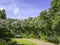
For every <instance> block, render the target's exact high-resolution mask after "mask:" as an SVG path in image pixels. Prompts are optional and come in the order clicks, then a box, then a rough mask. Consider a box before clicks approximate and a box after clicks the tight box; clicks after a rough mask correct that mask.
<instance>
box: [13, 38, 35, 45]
mask: <svg viewBox="0 0 60 45" xmlns="http://www.w3.org/2000/svg"><path fill="white" fill-rule="evenodd" d="M12 41H16V42H17V44H21V45H36V44H34V43H33V42H31V41H28V40H23V39H19V38H12Z"/></svg>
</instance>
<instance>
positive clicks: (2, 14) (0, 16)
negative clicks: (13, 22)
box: [0, 9, 6, 19]
mask: <svg viewBox="0 0 60 45" xmlns="http://www.w3.org/2000/svg"><path fill="white" fill-rule="evenodd" d="M0 19H6V14H5V10H4V9H3V10H0Z"/></svg>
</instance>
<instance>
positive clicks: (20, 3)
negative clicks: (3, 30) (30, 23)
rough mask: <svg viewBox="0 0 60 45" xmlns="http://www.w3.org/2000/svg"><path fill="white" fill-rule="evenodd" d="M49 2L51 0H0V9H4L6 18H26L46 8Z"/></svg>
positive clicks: (34, 15) (36, 14)
mask: <svg viewBox="0 0 60 45" xmlns="http://www.w3.org/2000/svg"><path fill="white" fill-rule="evenodd" d="M50 3H51V0H0V9H1V10H2V9H5V11H6V17H7V18H12V19H26V18H28V17H36V16H38V15H39V14H40V12H41V11H43V10H48V8H49V7H50Z"/></svg>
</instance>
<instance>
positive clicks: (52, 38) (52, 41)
mask: <svg viewBox="0 0 60 45" xmlns="http://www.w3.org/2000/svg"><path fill="white" fill-rule="evenodd" d="M46 41H47V42H51V43H55V44H58V43H59V40H58V39H57V38H54V37H48V38H46Z"/></svg>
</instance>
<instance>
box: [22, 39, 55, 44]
mask: <svg viewBox="0 0 60 45" xmlns="http://www.w3.org/2000/svg"><path fill="white" fill-rule="evenodd" d="M22 40H28V41H31V42H33V43H35V44H37V45H55V44H53V43H48V42H41V41H40V40H38V39H22Z"/></svg>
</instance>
